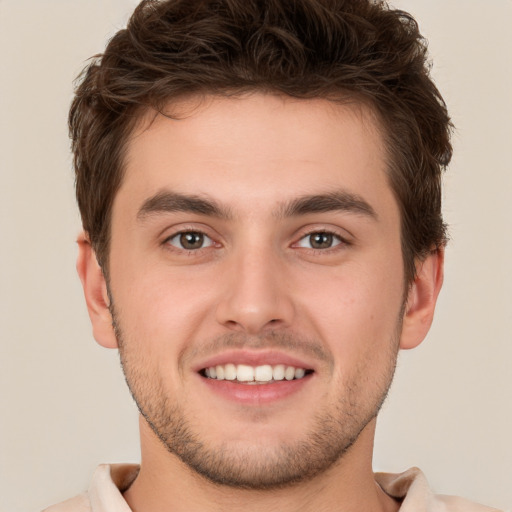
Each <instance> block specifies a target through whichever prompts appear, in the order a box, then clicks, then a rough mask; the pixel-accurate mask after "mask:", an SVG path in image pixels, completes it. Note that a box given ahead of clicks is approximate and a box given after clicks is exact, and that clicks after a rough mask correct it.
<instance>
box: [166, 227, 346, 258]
mask: <svg viewBox="0 0 512 512" xmlns="http://www.w3.org/2000/svg"><path fill="white" fill-rule="evenodd" d="M183 235H200V236H201V237H203V243H202V244H201V247H198V248H194V249H186V248H185V247H178V246H177V245H173V244H172V243H171V241H172V240H174V239H176V238H178V237H181V236H183ZM313 235H325V236H330V237H332V239H333V242H336V243H334V245H331V246H330V247H326V248H315V247H305V246H303V245H300V244H301V242H303V241H304V240H306V239H307V238H310V237H312V236H313ZM205 239H206V240H209V243H208V245H206V246H205V245H203V244H204V241H206V240H205ZM177 243H180V242H177ZM309 243H310V244H311V240H310V242H309ZM163 245H166V246H167V247H169V246H171V248H172V249H171V250H177V251H183V252H184V253H185V254H188V255H194V254H198V253H200V252H203V250H204V249H209V248H210V247H213V246H215V245H217V246H220V244H218V243H216V242H215V240H214V239H213V238H212V237H210V236H208V235H207V234H206V233H205V232H204V231H202V230H200V229H183V230H180V231H178V232H177V233H173V234H172V235H171V236H169V237H167V238H166V239H165V240H164V241H163ZM180 245H181V243H180ZM350 245H351V244H350V242H348V241H347V240H346V238H344V237H342V236H341V235H339V234H338V233H337V232H336V231H334V230H327V229H312V230H311V231H309V232H307V233H304V234H303V235H302V236H301V237H300V238H299V239H298V241H297V242H294V243H293V244H292V245H291V247H294V248H300V249H303V250H305V251H308V252H312V253H322V254H326V253H330V252H332V251H336V250H340V249H343V248H344V247H347V246H350ZM340 246H341V247H340Z"/></svg>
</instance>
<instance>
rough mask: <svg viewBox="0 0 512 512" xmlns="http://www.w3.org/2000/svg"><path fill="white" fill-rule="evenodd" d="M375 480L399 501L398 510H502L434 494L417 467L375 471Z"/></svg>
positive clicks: (413, 511)
mask: <svg viewBox="0 0 512 512" xmlns="http://www.w3.org/2000/svg"><path fill="white" fill-rule="evenodd" d="M375 480H376V481H377V483H378V484H379V485H380V487H381V488H382V489H383V490H384V492H385V493H386V494H388V495H389V496H391V497H393V498H395V499H397V500H399V501H400V502H401V504H402V505H401V507H400V512H504V511H500V510H499V509H497V508H491V507H486V506H484V505H479V504H477V503H473V502H471V501H468V500H466V499H464V498H459V497H457V496H444V495H438V494H434V493H433V492H432V490H431V489H430V486H429V485H428V481H427V479H426V477H425V475H424V474H423V473H422V472H421V471H420V470H419V469H418V468H411V469H409V470H407V471H405V472H404V473H397V474H392V473H376V474H375Z"/></svg>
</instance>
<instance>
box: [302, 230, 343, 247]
mask: <svg viewBox="0 0 512 512" xmlns="http://www.w3.org/2000/svg"><path fill="white" fill-rule="evenodd" d="M341 243H342V240H341V238H340V237H339V236H337V235H335V234H334V233H329V232H326V231H318V232H315V233H309V235H307V236H305V237H303V238H301V239H300V240H299V242H298V243H297V246H298V247H305V248H306V249H330V248H331V247H335V246H336V245H339V244H341Z"/></svg>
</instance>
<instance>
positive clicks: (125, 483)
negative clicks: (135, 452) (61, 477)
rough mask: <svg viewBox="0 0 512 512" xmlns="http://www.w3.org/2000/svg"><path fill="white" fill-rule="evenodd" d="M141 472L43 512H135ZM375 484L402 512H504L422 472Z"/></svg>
mask: <svg viewBox="0 0 512 512" xmlns="http://www.w3.org/2000/svg"><path fill="white" fill-rule="evenodd" d="M138 472H139V466H138V465H136V464H102V465H100V466H98V468H97V469H96V471H95V473H94V476H93V478H92V481H91V485H90V486H89V490H88V491H87V492H85V493H83V494H80V495H79V496H76V497H75V498H72V499H70V500H67V501H64V502H63V503H60V504H58V505H53V506H51V507H49V508H47V509H45V510H43V512H132V511H131V509H130V507H129V506H128V504H127V503H126V501H125V500H124V498H123V495H122V493H123V492H124V491H126V490H127V489H128V487H130V485H131V484H132V482H133V481H134V480H135V478H136V477H137V474H138ZM375 480H376V481H377V483H378V484H379V485H380V486H381V487H382V489H383V490H384V492H386V493H387V494H388V495H389V496H391V497H393V498H395V499H397V500H398V501H400V502H401V506H400V512H504V511H500V510H498V509H496V508H490V507H485V506H483V505H477V504H476V503H472V502H470V501H467V500H465V499H463V498H458V497H456V496H441V495H434V494H433V493H432V491H431V490H430V488H429V485H428V482H427V479H426V478H425V476H424V475H423V473H422V472H421V471H420V470H419V469H418V468H411V469H409V470H407V471H405V472H404V473H399V474H391V473H375Z"/></svg>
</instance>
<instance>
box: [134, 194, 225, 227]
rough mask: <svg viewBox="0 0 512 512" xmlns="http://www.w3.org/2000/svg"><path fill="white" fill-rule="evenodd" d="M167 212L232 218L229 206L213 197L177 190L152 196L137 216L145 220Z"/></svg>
mask: <svg viewBox="0 0 512 512" xmlns="http://www.w3.org/2000/svg"><path fill="white" fill-rule="evenodd" d="M167 212H169V213H170V212H187V213H196V214H198V215H206V216H208V217H218V218H221V219H230V218H231V217H232V215H231V212H230V210H229V209H228V208H225V207H223V206H221V205H219V204H217V203H216V202H215V201H213V200H212V199H204V198H202V197H199V196H196V195H186V194H178V193H176V192H170V191H161V192H158V193H157V194H155V195H154V196H152V197H150V198H149V199H147V200H146V201H144V203H143V204H142V206H141V207H140V209H139V211H138V213H137V218H138V219H139V220H144V219H145V218H146V217H148V216H151V215H153V214H159V213H167Z"/></svg>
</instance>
